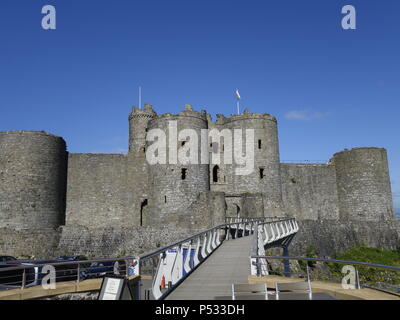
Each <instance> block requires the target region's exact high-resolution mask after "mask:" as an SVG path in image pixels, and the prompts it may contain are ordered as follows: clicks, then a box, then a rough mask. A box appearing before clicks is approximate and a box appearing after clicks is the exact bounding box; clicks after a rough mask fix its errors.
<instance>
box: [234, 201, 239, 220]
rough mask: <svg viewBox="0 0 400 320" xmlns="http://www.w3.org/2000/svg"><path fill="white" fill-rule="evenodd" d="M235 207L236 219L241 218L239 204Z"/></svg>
mask: <svg viewBox="0 0 400 320" xmlns="http://www.w3.org/2000/svg"><path fill="white" fill-rule="evenodd" d="M235 206H236V217H238V218H240V207H239V206H238V205H237V204H235Z"/></svg>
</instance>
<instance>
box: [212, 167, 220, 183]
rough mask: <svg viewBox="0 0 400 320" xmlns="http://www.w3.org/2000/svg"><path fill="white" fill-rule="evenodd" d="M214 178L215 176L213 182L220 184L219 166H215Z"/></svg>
mask: <svg viewBox="0 0 400 320" xmlns="http://www.w3.org/2000/svg"><path fill="white" fill-rule="evenodd" d="M212 176H213V182H218V176H219V167H218V166H214V168H213V173H212Z"/></svg>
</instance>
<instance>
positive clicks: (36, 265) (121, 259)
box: [0, 256, 135, 274]
mask: <svg viewBox="0 0 400 320" xmlns="http://www.w3.org/2000/svg"><path fill="white" fill-rule="evenodd" d="M132 259H135V257H133V256H130V257H120V258H101V259H91V260H79V261H68V262H67V261H60V262H48V263H35V261H26V262H22V263H32V264H29V265H28V264H25V265H19V266H15V267H7V268H1V269H0V274H1V272H3V271H14V270H24V269H31V268H40V267H44V266H49V265H50V266H63V265H75V264H90V263H93V262H115V261H126V260H132ZM66 270H68V269H66Z"/></svg>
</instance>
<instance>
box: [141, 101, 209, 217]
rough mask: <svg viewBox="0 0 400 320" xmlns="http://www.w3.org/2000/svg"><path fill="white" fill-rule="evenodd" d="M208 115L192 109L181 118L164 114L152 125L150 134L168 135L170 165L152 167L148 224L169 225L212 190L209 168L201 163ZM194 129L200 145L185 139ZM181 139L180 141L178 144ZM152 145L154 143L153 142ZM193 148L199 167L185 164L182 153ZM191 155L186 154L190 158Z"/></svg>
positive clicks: (180, 115) (184, 112) (181, 113)
mask: <svg viewBox="0 0 400 320" xmlns="http://www.w3.org/2000/svg"><path fill="white" fill-rule="evenodd" d="M207 127H208V125H207V116H206V113H205V112H196V111H194V110H193V109H192V107H191V106H190V105H186V108H185V110H184V111H182V112H180V113H179V114H169V113H167V114H163V115H159V116H158V117H156V118H155V119H153V120H151V121H149V127H148V129H149V131H150V130H152V129H161V130H162V132H164V133H165V135H166V149H165V150H166V160H167V161H166V163H165V164H151V165H150V164H149V166H148V167H149V176H150V178H149V181H150V186H149V187H150V190H151V192H150V197H149V218H148V220H147V221H148V223H150V224H152V223H155V224H159V223H168V221H169V220H170V218H173V219H175V218H176V217H172V216H171V215H173V214H188V215H189V214H190V213H189V212H187V213H185V209H187V208H188V207H189V206H190V205H191V204H192V203H193V202H194V201H196V199H197V198H198V195H199V193H200V192H202V191H208V190H209V187H210V185H209V165H208V164H201V163H200V155H201V143H200V141H199V140H200V137H201V130H202V129H207ZM185 129H191V130H192V133H194V134H195V136H196V139H195V140H197V141H193V142H194V144H192V142H191V137H187V136H183V135H182V136H181V137H180V138H179V133H180V132H181V131H182V130H185ZM178 139H179V141H178ZM149 144H152V142H149ZM191 146H193V147H194V150H191V152H194V151H195V152H197V155H198V157H197V161H196V162H195V163H192V162H189V163H181V161H180V158H179V157H178V155H179V153H180V152H181V153H182V152H183V151H184V150H188V148H189V147H191ZM191 152H188V151H187V152H186V151H185V152H183V153H184V154H186V155H187V154H190V153H191Z"/></svg>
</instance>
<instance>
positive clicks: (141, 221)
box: [140, 199, 147, 227]
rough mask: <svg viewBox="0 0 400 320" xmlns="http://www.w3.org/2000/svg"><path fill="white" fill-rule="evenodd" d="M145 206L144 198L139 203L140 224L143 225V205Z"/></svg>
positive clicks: (145, 200)
mask: <svg viewBox="0 0 400 320" xmlns="http://www.w3.org/2000/svg"><path fill="white" fill-rule="evenodd" d="M146 206H147V199H144V200H143V201H142V203H141V204H140V226H141V227H143V222H144V221H143V215H144V211H145V207H146Z"/></svg>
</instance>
